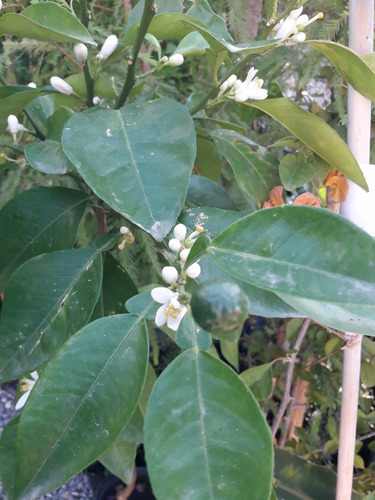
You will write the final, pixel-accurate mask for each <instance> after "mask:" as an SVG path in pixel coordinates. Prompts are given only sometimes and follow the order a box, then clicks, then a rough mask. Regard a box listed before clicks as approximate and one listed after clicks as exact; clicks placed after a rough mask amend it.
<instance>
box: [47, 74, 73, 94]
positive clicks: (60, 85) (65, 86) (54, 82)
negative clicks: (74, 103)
mask: <svg viewBox="0 0 375 500" xmlns="http://www.w3.org/2000/svg"><path fill="white" fill-rule="evenodd" d="M50 84H51V86H52V87H53V88H54V89H55V90H57V92H60V93H61V94H65V95H70V94H71V93H72V92H73V89H72V87H71V86H70V85H69V83H68V82H66V81H65V80H63V79H62V78H60V77H58V76H52V77H51V78H50Z"/></svg>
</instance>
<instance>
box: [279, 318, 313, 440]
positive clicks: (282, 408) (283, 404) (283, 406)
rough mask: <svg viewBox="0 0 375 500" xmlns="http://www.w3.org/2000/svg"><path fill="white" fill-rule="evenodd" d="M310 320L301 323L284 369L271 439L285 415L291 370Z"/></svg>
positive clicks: (290, 382)
mask: <svg viewBox="0 0 375 500" xmlns="http://www.w3.org/2000/svg"><path fill="white" fill-rule="evenodd" d="M310 321H311V320H310V319H309V318H307V319H305V320H304V322H303V323H302V326H301V329H300V331H299V332H298V335H297V339H296V342H295V344H294V346H293V350H294V351H296V352H294V353H293V354H292V355H291V356H290V361H289V364H288V367H287V369H286V374H285V386H284V393H283V397H282V399H281V403H280V407H279V411H278V412H277V415H276V417H275V420H274V422H273V424H272V431H271V432H272V438H274V437H275V436H276V433H277V431H278V429H279V426H280V423H281V421H282V419H283V416H284V414H285V411H286V409H287V407H288V404H289V403H290V400H291V397H290V388H291V386H292V378H293V370H294V365H295V364H296V361H297V355H298V351H299V349H300V347H301V344H302V341H303V339H304V337H305V334H306V332H307V329H308V327H309V325H310Z"/></svg>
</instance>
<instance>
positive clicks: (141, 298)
mask: <svg viewBox="0 0 375 500" xmlns="http://www.w3.org/2000/svg"><path fill="white" fill-rule="evenodd" d="M155 286H156V285H155ZM125 307H126V310H127V311H129V312H130V313H132V314H138V316H143V317H144V318H146V319H148V320H150V321H153V320H154V319H155V315H156V311H157V310H158V309H159V307H160V304H158V303H156V302H154V301H153V300H152V297H151V293H150V292H145V293H139V294H138V295H134V297H131V298H130V299H128V300H127V301H126V302H125Z"/></svg>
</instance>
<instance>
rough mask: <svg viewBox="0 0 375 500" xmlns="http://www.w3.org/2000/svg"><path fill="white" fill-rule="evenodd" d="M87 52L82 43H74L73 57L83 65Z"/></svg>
mask: <svg viewBox="0 0 375 500" xmlns="http://www.w3.org/2000/svg"><path fill="white" fill-rule="evenodd" d="M88 52H89V51H88V50H87V47H86V45H85V44H84V43H76V44H75V45H74V55H75V56H76V59H77V61H78V62H79V63H81V64H83V63H84V62H86V59H87V55H88Z"/></svg>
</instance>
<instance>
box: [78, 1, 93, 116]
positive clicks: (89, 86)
mask: <svg viewBox="0 0 375 500" xmlns="http://www.w3.org/2000/svg"><path fill="white" fill-rule="evenodd" d="M80 10H81V12H80V14H81V22H82V24H83V26H84V27H85V28H87V27H88V25H89V20H90V18H89V10H88V5H87V0H80ZM83 74H84V75H85V82H86V94H87V95H86V104H87V107H89V108H91V107H92V106H93V105H94V104H93V102H92V99H93V97H94V83H95V81H94V79H93V77H92V76H91V73H90V70H89V67H88V62H87V61H86V62H85V64H84V66H83Z"/></svg>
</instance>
